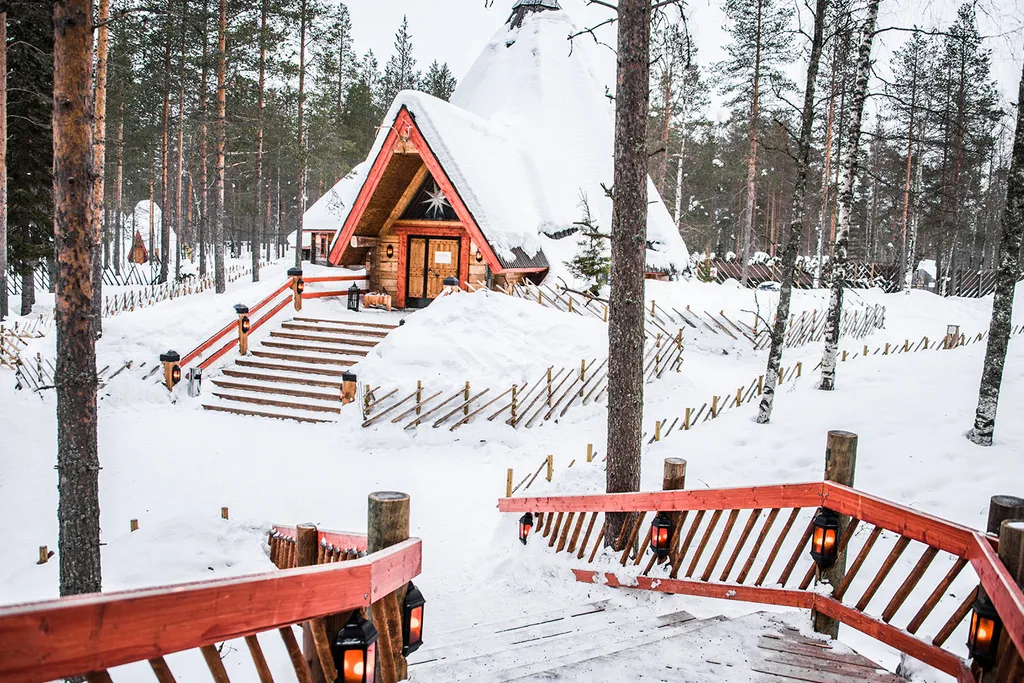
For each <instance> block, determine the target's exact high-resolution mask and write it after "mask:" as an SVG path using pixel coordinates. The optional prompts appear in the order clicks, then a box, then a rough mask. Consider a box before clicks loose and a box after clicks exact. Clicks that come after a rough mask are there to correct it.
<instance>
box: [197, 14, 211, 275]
mask: <svg viewBox="0 0 1024 683" xmlns="http://www.w3.org/2000/svg"><path fill="white" fill-rule="evenodd" d="M209 19H210V0H203V65H202V75H201V76H200V83H199V277H201V278H202V277H206V243H207V240H208V239H209V227H210V213H209V199H210V188H209V186H208V185H207V183H208V182H209V178H207V170H206V167H207V156H208V154H209V150H208V149H207V144H206V133H207V128H208V126H207V115H208V112H209V106H208V104H207V99H208V96H209V93H207V91H206V78H207V75H208V71H209V59H210V55H209V51H208V50H207V47H208V45H209V42H210V41H209V39H208V38H209V36H207V33H206V30H207V27H208V26H209Z"/></svg>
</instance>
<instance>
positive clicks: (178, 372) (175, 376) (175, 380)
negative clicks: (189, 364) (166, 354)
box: [171, 365, 181, 386]
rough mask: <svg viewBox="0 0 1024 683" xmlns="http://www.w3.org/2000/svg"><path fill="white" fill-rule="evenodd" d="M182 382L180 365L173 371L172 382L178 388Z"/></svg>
mask: <svg viewBox="0 0 1024 683" xmlns="http://www.w3.org/2000/svg"><path fill="white" fill-rule="evenodd" d="M180 381H181V366H180V365H175V366H174V367H173V368H172V369H171V382H173V383H174V385H175V386H177V385H178V382H180Z"/></svg>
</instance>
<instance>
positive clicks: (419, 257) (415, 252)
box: [406, 237, 427, 306]
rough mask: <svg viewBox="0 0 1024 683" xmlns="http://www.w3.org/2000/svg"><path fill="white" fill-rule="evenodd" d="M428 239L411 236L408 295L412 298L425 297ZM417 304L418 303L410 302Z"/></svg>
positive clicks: (413, 304) (412, 304)
mask: <svg viewBox="0 0 1024 683" xmlns="http://www.w3.org/2000/svg"><path fill="white" fill-rule="evenodd" d="M426 257H427V240H426V239H425V238H423V237H410V238H409V264H408V268H409V277H408V278H407V281H408V283H409V284H408V287H409V289H408V291H407V293H406V297H407V298H409V299H412V300H415V299H425V298H426V296H427V294H426V274H427V258H426ZM410 305H411V306H415V305H416V303H410Z"/></svg>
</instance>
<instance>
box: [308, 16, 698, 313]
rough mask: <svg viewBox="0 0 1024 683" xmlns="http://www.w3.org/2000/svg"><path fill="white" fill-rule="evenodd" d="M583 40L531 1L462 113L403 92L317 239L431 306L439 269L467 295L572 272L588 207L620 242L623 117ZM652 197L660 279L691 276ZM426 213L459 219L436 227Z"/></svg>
mask: <svg viewBox="0 0 1024 683" xmlns="http://www.w3.org/2000/svg"><path fill="white" fill-rule="evenodd" d="M577 31H578V29H577V27H576V26H575V24H573V22H572V19H571V18H570V17H569V16H568V14H567V13H566V12H565V11H564V10H562V9H561V8H560V7H559V4H558V2H557V1H556V0H518V1H517V2H516V3H515V5H514V6H513V10H512V13H511V15H510V16H509V18H508V20H507V22H506V23H505V24H504V25H503V26H502V27H501V28H500V29H499V30H498V31H497V32H496V33H495V35H494V36H493V37H492V38H491V40H490V41H489V42H488V43H487V45H486V46H485V47H484V49H483V50H482V51H481V53H480V56H479V57H477V60H476V62H475V63H474V64H473V66H472V67H471V68H470V70H469V72H468V73H467V74H466V76H465V77H464V78H463V80H462V82H461V83H460V84H459V86H458V87H457V88H456V90H455V92H454V94H453V95H452V98H451V102H443V101H441V100H438V99H435V98H433V97H430V96H429V95H425V94H423V93H418V92H412V91H405V92H402V93H399V95H398V96H397V97H396V99H395V102H394V103H393V105H392V106H391V109H390V110H389V111H388V113H387V115H386V117H385V119H384V127H382V129H381V132H380V134H379V135H378V137H377V140H376V141H375V144H374V146H373V149H372V150H371V151H370V154H369V156H368V157H367V160H366V162H364V163H363V164H360V166H358V167H356V168H355V169H354V170H353V171H352V173H350V174H349V175H348V176H347V177H346V178H345V179H343V180H342V181H341V182H340V183H338V185H337V186H336V187H335V188H334V189H333V190H332V191H331V192H329V193H328V194H327V195H326V196H325V197H323V198H321V199H320V200H319V201H318V202H316V203H315V204H314V205H313V206H312V207H310V209H309V211H308V212H307V214H306V217H305V223H306V229H307V230H317V231H321V230H326V229H331V230H337V237H336V239H335V240H334V243H333V246H332V249H331V253H330V261H331V262H332V263H335V264H339V263H340V264H365V265H367V266H368V267H369V268H370V270H371V280H373V279H374V277H375V276H376V280H377V282H376V283H374V284H378V285H379V286H380V287H381V288H383V289H388V290H389V291H395V290H397V293H398V299H399V305H402V302H403V301H404V299H405V298H406V297H408V298H409V299H411V300H417V301H419V300H423V299H426V300H429V299H430V298H432V297H431V290H432V289H435V288H436V287H435V283H433V280H432V278H434V277H438V276H437V275H432V274H431V273H437V272H439V271H440V270H443V268H439V267H435V266H444V265H449V267H448V269H447V271H450V272H448V274H449V275H454V276H457V277H458V278H459V279H460V281H463V282H467V281H474V282H475V281H476V280H477V277H475V275H480V276H481V277H480V279H484V277H485V275H484V273H483V271H484V270H485V268H484V267H485V266H486V267H487V268H490V275H492V276H494V275H503V276H505V277H507V278H509V279H511V278H513V277H521V276H523V275H524V274H528V275H529V276H530V277H532V278H534V279H537V278H539V277H543V276H544V275H545V274H546V273H547V272H548V271H549V270H551V269H554V270H559V271H561V268H562V263H563V262H564V261H566V260H568V259H569V258H571V257H572V254H573V253H574V252H575V248H576V240H575V239H573V238H569V239H564V238H565V237H566V236H567V235H570V234H572V233H573V232H574V231H575V230H576V229H577V228H578V225H577V223H578V221H580V220H581V218H582V217H583V209H582V203H583V201H584V200H585V201H586V203H587V205H588V206H589V210H590V214H591V216H592V218H593V219H594V220H595V221H596V223H597V224H598V226H599V227H600V228H602V229H603V230H607V229H608V227H609V225H610V220H611V200H610V199H609V198H608V197H607V194H606V191H605V189H604V188H605V187H607V186H610V185H611V184H612V175H613V161H614V160H613V143H614V111H613V108H612V104H611V102H610V100H609V99H608V98H607V97H606V96H605V92H604V88H603V86H602V85H601V82H600V80H599V78H598V77H597V75H596V73H595V70H594V66H593V61H592V60H591V58H590V53H589V46H586V45H582V44H574V45H570V43H569V42H568V41H567V40H566V36H568V35H570V34H572V33H575V32H577ZM648 188H649V196H650V204H649V215H648V252H647V262H648V268H649V270H651V271H658V272H666V273H667V272H679V271H683V270H685V269H686V268H687V265H688V254H687V251H686V246H685V245H684V244H683V240H682V238H681V237H680V236H679V233H678V231H677V229H676V227H675V224H674V222H673V221H672V218H671V216H670V215H669V212H668V210H667V209H666V207H665V205H664V203H663V202H662V200H661V198H660V197H659V195H658V193H657V191H656V190H655V188H654V185H653V183H651V182H650V181H648ZM425 201H431V202H434V203H435V204H436V203H437V202H438V201H443V202H444V203H445V206H446V207H448V210H447V211H440V212H437V211H435V212H434V214H435V215H434V216H433V219H435V220H436V221H437V222H436V225H435V224H429V223H426V222H425V221H429V220H432V217H431V213H430V212H424V211H423V210H422V207H421V206H420V203H421V202H425ZM431 227H433V228H434V230H433V231H431V230H428V228H431ZM417 230H418V231H419V232H418V233H417ZM424 230H426V232H424ZM438 230H440V231H441V232H438ZM416 234H419V235H422V236H423V237H416V236H415V235H416ZM427 238H429V240H430V241H433V242H441V241H444V242H446V244H442V245H441V248H443V249H446V250H448V252H444V253H451V254H452V256H444V257H443V258H442V263H440V264H438V263H434V262H431V261H430V259H431V258H432V257H431V256H430V254H432V253H434V252H435V251H436V249H435V248H434V247H431V246H430V242H429V241H428V242H425V243H420V242H416V241H415V240H416V239H427ZM456 242H458V244H456ZM463 242H465V244H463ZM388 245H391V248H390V249H388V248H387V246H388ZM435 246H436V245H435ZM470 246H471V247H472V249H469V247H470ZM389 251H390V252H391V255H390V256H387V255H386V254H387V253H388V252H389ZM421 252H422V253H421ZM463 252H465V253H463ZM470 252H472V253H470ZM449 260H450V261H451V263H450V264H448V263H447V262H448V261H449ZM421 261H422V263H421ZM394 270H397V273H396V274H395V275H394V276H391V273H392V271H394ZM474 271H476V272H474ZM421 273H422V278H423V280H422V282H421V281H420V277H421ZM413 290H415V291H413Z"/></svg>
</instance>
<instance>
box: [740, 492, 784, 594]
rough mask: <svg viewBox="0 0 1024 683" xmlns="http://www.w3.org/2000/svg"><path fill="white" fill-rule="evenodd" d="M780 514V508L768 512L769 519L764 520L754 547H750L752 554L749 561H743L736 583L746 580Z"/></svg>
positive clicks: (748, 558)
mask: <svg viewBox="0 0 1024 683" xmlns="http://www.w3.org/2000/svg"><path fill="white" fill-rule="evenodd" d="M778 516H779V508H772V510H771V512H769V513H768V517H767V519H765V520H764V526H763V527H761V533H760V534H758V535H757V540H755V541H754V547H753V548H751V549H750V555H749V556H748V557H747V561H746V562H744V563H743V569H741V570H740V574H739V576H737V577H736V583H743V582H744V581H745V580H746V578H747V574H749V573H750V570H751V569H752V568H753V567H754V562H755V560H756V559H757V554H758V553H759V552H761V546H762V545H764V540H765V539H766V538H768V532H769V531H770V530H771V528H772V525H773V524H775V520H776V519H777V518H778Z"/></svg>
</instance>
